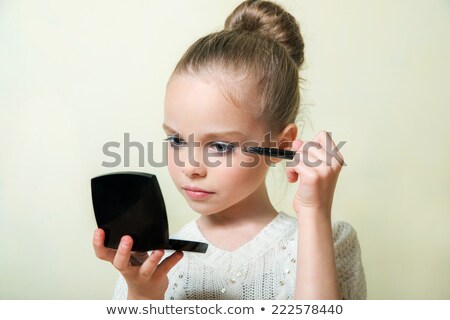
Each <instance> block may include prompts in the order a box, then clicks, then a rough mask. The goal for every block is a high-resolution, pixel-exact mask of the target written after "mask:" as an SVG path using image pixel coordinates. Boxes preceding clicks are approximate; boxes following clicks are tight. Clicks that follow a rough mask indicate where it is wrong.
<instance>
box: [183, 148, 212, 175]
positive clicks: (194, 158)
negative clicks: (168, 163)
mask: <svg viewBox="0 0 450 320" xmlns="http://www.w3.org/2000/svg"><path fill="white" fill-rule="evenodd" d="M187 149H188V150H187V151H188V152H186V153H187V154H186V157H185V159H184V168H182V169H181V170H182V172H183V173H184V174H185V175H186V176H188V177H190V178H192V177H195V176H199V177H204V176H205V175H206V169H207V168H206V166H205V164H204V163H203V159H202V148H187Z"/></svg>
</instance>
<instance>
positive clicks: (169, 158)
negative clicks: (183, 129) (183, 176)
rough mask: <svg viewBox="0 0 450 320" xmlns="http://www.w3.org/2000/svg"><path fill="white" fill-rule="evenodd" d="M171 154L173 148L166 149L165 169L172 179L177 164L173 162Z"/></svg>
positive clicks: (176, 169)
mask: <svg viewBox="0 0 450 320" xmlns="http://www.w3.org/2000/svg"><path fill="white" fill-rule="evenodd" d="M173 157H174V155H173V149H170V148H169V150H168V151H167V169H168V170H169V174H170V176H171V177H172V179H174V177H175V174H176V172H177V171H178V170H179V168H178V166H177V165H176V164H175V161H174V158H173Z"/></svg>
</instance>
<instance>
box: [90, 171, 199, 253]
mask: <svg viewBox="0 0 450 320" xmlns="http://www.w3.org/2000/svg"><path fill="white" fill-rule="evenodd" d="M91 193H92V203H93V206H94V213H95V219H96V221H97V226H98V227H99V228H101V229H103V230H104V231H105V235H106V236H105V247H108V248H112V249H117V248H118V246H119V243H120V239H121V238H122V237H123V236H124V235H129V236H131V237H132V238H133V248H132V251H138V252H147V251H150V250H155V249H168V250H176V251H193V252H201V253H205V252H206V250H207V248H208V244H206V243H203V242H195V241H185V240H176V239H169V225H168V222H167V213H166V206H165V204H164V199H163V196H162V193H161V189H160V187H159V183H158V180H157V179H156V176H155V175H153V174H149V173H141V172H120V173H111V174H105V175H102V176H98V177H95V178H92V179H91Z"/></svg>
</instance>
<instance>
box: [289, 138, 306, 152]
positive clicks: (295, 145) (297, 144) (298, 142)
mask: <svg viewBox="0 0 450 320" xmlns="http://www.w3.org/2000/svg"><path fill="white" fill-rule="evenodd" d="M303 143H304V142H303V141H302V140H294V141H292V145H291V151H297V150H299V149H300V148H301V146H302V145H303Z"/></svg>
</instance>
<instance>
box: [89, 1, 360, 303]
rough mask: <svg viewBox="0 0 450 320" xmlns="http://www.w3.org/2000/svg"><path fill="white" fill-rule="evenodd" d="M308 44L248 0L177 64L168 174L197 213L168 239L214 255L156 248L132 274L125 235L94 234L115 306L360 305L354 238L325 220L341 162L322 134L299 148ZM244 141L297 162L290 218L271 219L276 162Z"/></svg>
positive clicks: (272, 9) (169, 100) (168, 123)
mask: <svg viewBox="0 0 450 320" xmlns="http://www.w3.org/2000/svg"><path fill="white" fill-rule="evenodd" d="M303 47H304V44H303V39H302V36H301V34H300V30H299V27H298V24H297V22H296V21H295V19H294V18H293V17H292V16H291V15H290V14H289V13H287V12H286V11H284V10H283V9H282V8H281V7H280V6H279V5H277V4H274V3H272V2H268V1H259V0H249V1H245V2H243V3H242V4H240V5H239V6H238V7H237V8H236V9H235V10H234V11H233V12H232V13H231V15H230V16H229V17H228V18H227V20H226V22H225V29H224V30H223V31H221V32H216V33H212V34H209V35H207V36H205V37H203V38H201V39H199V40H198V41H196V42H195V43H194V44H193V45H192V46H191V47H190V48H189V49H188V50H187V52H186V53H185V54H184V55H183V57H182V58H181V60H180V61H179V62H178V64H177V66H176V68H175V70H174V72H173V74H172V76H171V78H170V80H169V82H168V85H167V91H166V99H165V110H164V123H163V128H164V130H165V131H166V133H167V135H168V138H167V141H169V143H170V148H169V151H168V159H169V164H168V168H169V172H170V175H171V177H172V179H173V181H174V183H175V185H176V187H177V189H178V190H179V191H180V192H181V193H182V195H183V196H184V197H185V198H186V201H187V202H188V204H189V206H191V208H192V209H193V210H194V211H196V212H198V213H199V215H200V216H199V218H198V219H197V220H195V221H192V222H190V223H188V224H187V225H186V226H184V227H183V228H182V229H181V231H179V233H178V234H176V235H173V236H172V238H180V239H188V240H194V241H201V242H206V243H208V245H209V248H208V250H207V252H206V253H205V254H200V253H191V252H184V253H182V252H175V253H173V254H171V255H170V256H168V257H167V258H165V259H163V255H164V251H163V250H154V251H153V252H152V253H151V254H150V255H149V257H148V258H147V259H146V260H145V262H144V263H143V264H142V265H141V266H133V265H131V263H130V262H129V261H130V256H131V254H132V253H131V247H132V243H133V239H132V238H131V237H130V236H124V237H123V238H122V241H121V243H120V245H119V248H118V249H117V251H116V250H112V249H109V248H105V247H104V245H103V241H104V232H103V230H101V229H97V230H96V231H95V235H94V240H93V244H94V249H95V252H96V255H97V257H98V258H100V259H103V260H106V261H109V262H111V263H112V264H113V265H114V267H115V268H117V269H118V270H119V271H120V273H121V276H120V277H119V281H118V283H117V286H116V290H115V298H119V299H120V298H128V299H164V298H165V299H255V300H261V299H364V298H366V283H365V276H364V270H363V266H362V263H361V256H360V247H359V244H358V239H357V236H356V232H355V231H354V229H353V228H352V227H351V226H350V225H349V224H347V223H344V222H337V223H332V219H331V207H332V201H333V194H334V190H335V187H336V183H337V179H338V176H339V172H340V170H341V168H342V166H343V164H344V162H343V157H342V155H341V154H340V153H339V152H337V153H335V154H334V156H331V154H330V152H329V151H330V150H336V146H335V145H334V143H333V141H332V140H331V137H330V136H329V135H327V133H326V132H325V131H321V132H319V133H318V134H317V136H316V137H315V138H314V140H313V141H312V142H308V143H306V142H304V141H302V140H296V137H297V126H296V124H295V120H296V116H297V114H298V111H299V105H300V92H299V76H298V70H299V68H300V67H301V65H302V63H303ZM267 137H270V139H268V138H267ZM249 142H252V143H253V145H259V146H262V147H277V148H281V149H288V150H292V151H295V152H296V155H297V156H299V157H297V158H296V159H297V160H299V161H293V162H292V163H293V164H292V165H289V166H286V174H287V178H288V181H289V182H291V183H295V182H297V180H298V189H297V191H296V195H295V198H294V201H293V207H294V211H295V215H296V218H295V217H293V216H290V215H287V214H286V213H284V212H282V211H280V212H278V211H277V210H276V209H275V208H274V207H273V206H272V204H271V202H270V200H269V196H268V194H267V188H266V183H265V178H266V174H267V172H268V169H269V167H270V166H271V165H273V164H274V163H277V162H280V161H281V159H279V158H268V157H267V158H265V157H264V156H261V155H257V154H253V153H248V152H245V151H244V149H243V148H242V149H241V148H239V147H242V146H243V145H244V144H246V143H248V144H250V143H249ZM330 156H331V157H330ZM306 160H307V161H306Z"/></svg>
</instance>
